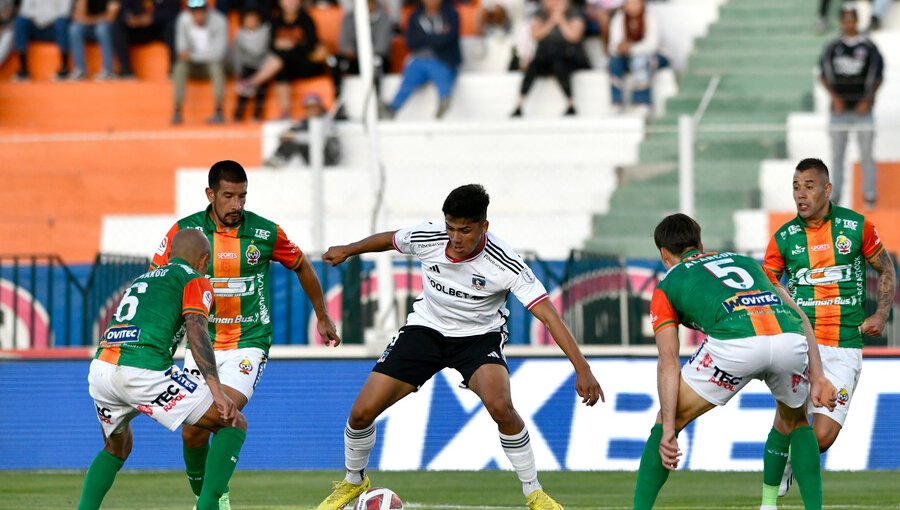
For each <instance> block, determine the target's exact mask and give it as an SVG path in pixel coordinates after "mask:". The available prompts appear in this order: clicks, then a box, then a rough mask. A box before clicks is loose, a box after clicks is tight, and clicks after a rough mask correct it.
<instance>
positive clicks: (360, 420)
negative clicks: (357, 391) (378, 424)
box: [347, 403, 378, 430]
mask: <svg viewBox="0 0 900 510" xmlns="http://www.w3.org/2000/svg"><path fill="white" fill-rule="evenodd" d="M375 418H378V411H377V409H375V407H374V406H370V405H366V404H360V403H356V404H354V405H353V408H351V409H350V416H349V417H348V418H347V424H349V425H350V428H352V429H354V430H362V429H364V428H366V427H368V426H369V425H371V424H372V422H374V421H375Z"/></svg>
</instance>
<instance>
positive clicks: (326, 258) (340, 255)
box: [322, 246, 350, 266]
mask: <svg viewBox="0 0 900 510" xmlns="http://www.w3.org/2000/svg"><path fill="white" fill-rule="evenodd" d="M349 256H350V251H349V250H348V249H347V246H332V247H330V248H328V251H326V252H325V253H323V254H322V261H323V262H325V263H326V264H331V265H332V266H336V265H338V264H340V263H341V262H343V261H345V260H347V257H349Z"/></svg>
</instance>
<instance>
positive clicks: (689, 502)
mask: <svg viewBox="0 0 900 510" xmlns="http://www.w3.org/2000/svg"><path fill="white" fill-rule="evenodd" d="M370 475H371V477H372V483H373V485H374V486H379V487H389V488H391V489H392V490H394V491H395V492H397V493H398V494H399V495H400V497H401V498H402V499H403V501H404V503H405V504H406V508H409V509H422V510H444V509H446V510H468V509H471V510H478V509H483V510H507V509H509V510H512V509H523V508H525V500H524V498H523V497H522V493H521V492H520V491H519V483H518V481H517V480H516V478H515V474H514V473H512V472H504V471H482V472H469V471H453V472H433V471H432V472H423V471H415V472H380V471H373V472H371V473H370ZM340 476H341V473H339V472H337V471H334V472H322V471H240V470H239V471H238V472H237V473H236V474H235V476H234V478H233V479H232V482H231V493H232V497H231V505H232V508H234V509H235V510H276V509H277V510H286V509H309V508H314V507H315V505H317V504H318V502H319V501H320V500H321V499H323V498H324V497H325V496H326V495H327V494H328V492H329V490H330V488H331V481H333V480H335V479H337V478H338V477H340ZM634 478H635V473H632V472H572V471H567V472H545V473H541V483H542V484H543V486H544V489H545V490H547V492H548V493H550V494H551V495H553V496H554V497H555V498H557V499H558V500H559V501H560V502H561V503H562V504H563V505H564V506H565V507H566V509H567V510H587V509H622V510H624V509H628V508H630V506H629V505H630V504H631V494H632V491H633V489H634ZM83 479H84V473H83V472H36V471H2V472H0V508H3V509H9V510H20V509H21V510H32V509H45V510H55V509H63V508H65V509H71V508H75V506H76V505H77V502H78V496H79V494H80V492H81V482H82V480H83ZM761 480H762V474H761V473H722V472H696V471H692V472H678V473H673V474H672V476H670V477H669V481H668V483H667V484H666V486H665V487H663V491H662V493H661V495H660V497H659V500H658V501H657V505H656V508H660V509H665V510H675V509H684V510H687V509H709V510H712V509H738V508H740V509H756V508H759V495H760V490H761V485H760V484H761ZM824 486H825V508H830V509H885V508H894V509H900V471H868V472H826V473H824ZM193 503H194V498H193V495H192V494H191V493H190V489H189V488H188V484H187V480H186V479H185V478H184V475H183V474H182V473H180V472H170V471H166V472H144V471H128V470H125V471H123V472H121V473H119V476H118V478H117V479H116V483H115V485H114V486H113V488H112V490H111V491H110V492H109V494H108V495H107V497H106V500H105V501H104V505H103V508H104V509H109V510H113V509H118V510H124V509H135V510H136V509H141V510H170V509H183V510H188V509H190V508H191V506H192V505H193ZM779 503H780V505H779V508H783V509H797V508H803V505H802V502H801V500H800V493H799V491H798V490H797V487H796V486H795V487H794V488H792V489H791V492H790V494H788V496H787V497H785V498H783V499H781V500H779Z"/></svg>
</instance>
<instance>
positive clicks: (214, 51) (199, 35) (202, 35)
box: [172, 0, 228, 124]
mask: <svg viewBox="0 0 900 510" xmlns="http://www.w3.org/2000/svg"><path fill="white" fill-rule="evenodd" d="M187 7H188V8H187V10H186V11H184V12H182V13H181V14H180V15H179V16H178V23H177V25H176V27H175V49H176V50H177V52H178V61H177V62H176V63H175V70H174V72H173V77H172V81H173V82H174V85H175V113H174V114H173V115H172V124H181V122H182V106H183V105H184V93H185V88H187V80H188V74H189V73H191V72H194V71H195V70H200V69H203V68H205V69H206V71H207V74H208V75H209V77H210V78H211V79H212V83H213V94H214V95H215V101H216V106H215V112H214V113H213V115H212V117H210V118H209V119H208V120H207V123H209V124H221V123H223V122H225V117H224V116H223V115H222V99H223V97H224V96H225V53H226V52H227V51H228V20H227V19H225V15H224V14H222V13H221V12H219V11H217V10H214V9H213V10H210V9H209V8H208V6H207V2H206V0H187Z"/></svg>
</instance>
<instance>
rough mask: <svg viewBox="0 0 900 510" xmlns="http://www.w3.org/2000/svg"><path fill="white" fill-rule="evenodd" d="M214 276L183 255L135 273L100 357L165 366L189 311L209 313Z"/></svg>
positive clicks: (151, 366)
mask: <svg viewBox="0 0 900 510" xmlns="http://www.w3.org/2000/svg"><path fill="white" fill-rule="evenodd" d="M212 300H213V289H212V285H210V283H209V280H207V279H206V278H204V277H203V275H201V274H200V273H198V272H197V271H195V270H194V268H192V267H191V266H190V265H188V263H187V262H185V261H184V260H181V259H172V261H171V262H169V263H168V264H165V265H163V266H160V267H158V268H156V269H153V270H151V271H149V272H147V273H144V274H142V275H141V276H138V277H137V278H135V280H134V282H133V283H132V284H131V286H130V287H128V289H127V290H125V295H123V296H122V300H121V301H119V306H118V307H116V313H115V314H114V315H113V319H112V321H111V322H110V324H109V327H108V328H107V329H106V331H104V332H103V337H102V338H101V339H100V347H99V348H98V349H97V353H96V354H95V355H94V357H95V358H97V359H99V360H102V361H106V362H109V363H113V364H118V365H128V366H131V367H138V368H146V369H148V370H166V369H168V368H170V367H171V366H172V363H173V361H172V355H173V354H174V353H175V348H176V347H178V343H179V342H180V341H181V339H182V338H184V316H185V315H187V314H190V313H196V314H200V315H202V316H204V317H208V316H209V310H210V307H211V306H212Z"/></svg>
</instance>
